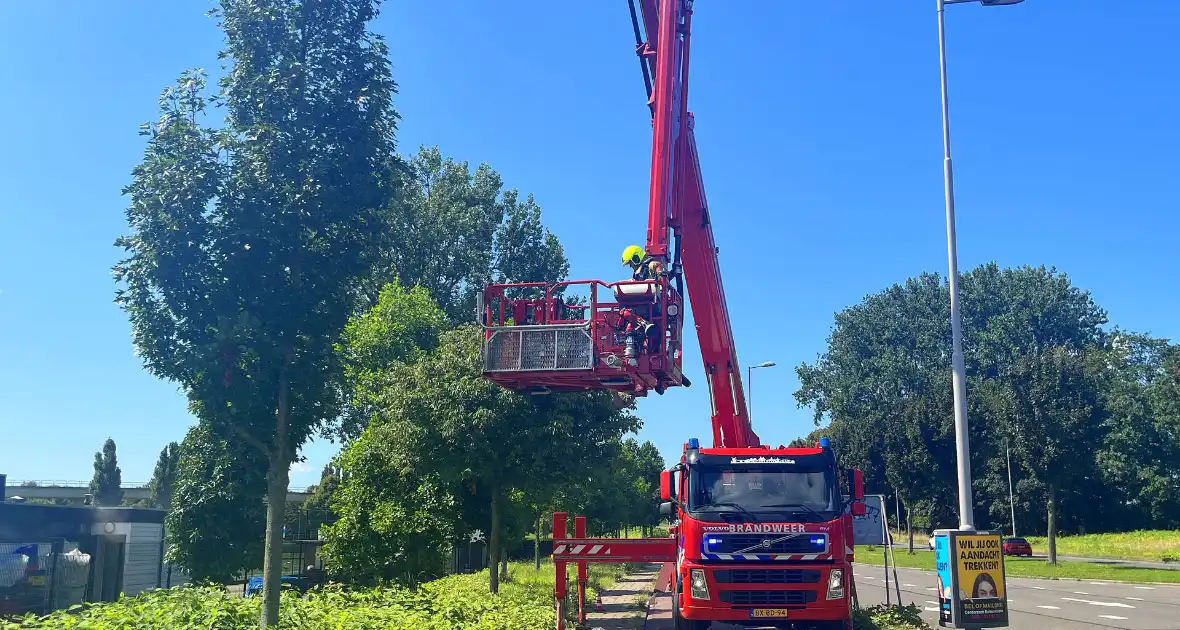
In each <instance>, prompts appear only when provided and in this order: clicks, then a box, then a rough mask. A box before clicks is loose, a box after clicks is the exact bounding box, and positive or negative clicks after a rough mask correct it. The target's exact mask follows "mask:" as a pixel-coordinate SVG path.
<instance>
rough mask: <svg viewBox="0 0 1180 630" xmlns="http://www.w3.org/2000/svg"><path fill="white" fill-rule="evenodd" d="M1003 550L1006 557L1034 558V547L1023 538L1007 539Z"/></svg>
mask: <svg viewBox="0 0 1180 630" xmlns="http://www.w3.org/2000/svg"><path fill="white" fill-rule="evenodd" d="M1003 548H1004V555H1005V556H1026V557H1029V558H1031V557H1032V545H1030V544H1028V541H1027V540H1025V539H1023V538H1016V537H1013V538H1005V539H1004V546H1003Z"/></svg>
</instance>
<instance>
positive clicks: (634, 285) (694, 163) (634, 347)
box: [477, 0, 760, 448]
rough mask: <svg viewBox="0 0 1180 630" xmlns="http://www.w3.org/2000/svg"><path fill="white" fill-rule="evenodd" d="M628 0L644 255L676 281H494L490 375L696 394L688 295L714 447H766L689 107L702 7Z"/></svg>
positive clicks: (487, 306)
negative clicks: (643, 165)
mask: <svg viewBox="0 0 1180 630" xmlns="http://www.w3.org/2000/svg"><path fill="white" fill-rule="evenodd" d="M628 1H629V3H630V8H631V23H632V27H633V29H634V32H635V39H636V52H637V53H638V55H639V60H640V67H641V70H642V72H643V78H644V85H645V87H646V89H647V96H648V107H649V109H650V112H651V118H652V152H651V182H650V189H649V197H648V228H647V241H646V250H645V251H646V253H647V255H648V256H650V257H651V258H652V259H653V260H656V261H658V262H659V263H660V264H661V266H662V268H663V269H665V270H667V271H668V273H667V274H665V275H662V276H660V277H656V278H653V279H648V280H632V279H627V280H622V281H617V282H603V281H599V280H578V281H565V282H559V283H551V282H545V281H538V282H525V283H515V284H493V285H489V286H488V287H487V288H486V289H485V290H484V292H483V294H482V295H481V296H480V298H481V299H480V300H479V306H478V314H477V319H478V321H479V322H480V324H481V325H482V326H483V328H484V344H483V358H484V373H485V374H486V375H487V377H488V378H490V379H492V380H493V381H495V382H497V383H499V384H500V385H502V386H504V387H506V388H508V389H512V390H515V391H520V392H524V393H529V394H547V393H550V392H554V391H588V390H594V389H612V390H616V391H620V392H625V393H628V394H631V395H634V396H646V395H647V393H648V391H650V390H654V391H655V392H656V393H657V394H663V393H664V391H666V390H667V389H668V388H670V387H677V386H687V385H689V384H690V383H689V380H688V378H686V377H685V376H684V374H683V369H682V361H683V356H682V355H683V352H682V350H683V322H684V312H683V311H684V295H685V289H687V293H688V297H689V299H690V302H691V305H692V312H693V316H694V318H695V321H696V329H697V339H698V341H699V343H700V349H701V358H702V360H703V362H704V369H705V381H706V384H707V386H708V388H709V401H710V415H711V418H712V426H713V445H714V446H717V447H728V448H743V447H750V446H759V445H760V443H759V440H758V436H757V435H755V434H754V432H753V430H752V428H751V426H750V419H749V415H748V412H747V409H746V399H745V394H744V392H743V391H742V378H741V369H740V368H739V367H738V360H737V352H736V349H735V347H734V340H733V328H732V326H731V324H730V320H729V311H728V308H727V305H726V300H725V290H724V288H723V286H722V283H721V270H720V267H719V265H718V260H717V246H716V243H715V242H714V240H713V225H712V221H711V219H710V216H709V206H708V201H707V200H706V198H705V189H704V186H703V184H702V180H701V165H700V159H699V157H698V155H697V145H696V139H695V136H694V130H693V126H694V124H693V116H692V114H691V113H690V112H689V111H688V69H689V42H690V35H691V30H692V1H691V0H628ZM665 18H666V19H665ZM573 288H581V289H583V290H585V291H586V293H588V296H585V297H586V298H587V299H585V300H582V301H573V300H568V299H566V297H565V294H566V291H567V289H573ZM640 330H642V331H643V332H642V334H639V333H638V332H637V331H640Z"/></svg>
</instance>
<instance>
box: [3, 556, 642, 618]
mask: <svg viewBox="0 0 1180 630" xmlns="http://www.w3.org/2000/svg"><path fill="white" fill-rule="evenodd" d="M625 570H626V567H624V566H621V565H591V572H590V576H589V577H590V580H589V585H588V586H589V588H588V590H589V592H590V595H589V597H590V601H593V599H592V598H593V596H594V593H595V592H596V591H597V590H605V589H606V588H609V587H610V586H611V585H612V584H613V583H614V582H615V581H616V580H617V579H619V578H620V577H621V576H622V575H623V574H624V572H625ZM510 575H511V577H510V578H509V580H508V581H507V582H505V583H503V584H502V585H501V586H500V593H499V595H492V594H490V593H488V574H487V572H486V571H484V572H481V573H476V574H471V575H453V576H449V577H445V578H442V579H439V580H434V581H432V582H427V583H426V584H423V585H422V586H421V587H420V588H418V589H417V590H409V589H404V588H400V587H384V588H373V589H364V590H359V589H357V590H354V589H347V588H343V587H340V586H335V585H334V586H329V587H326V588H324V589H319V590H315V591H312V592H311V593H309V594H307V595H306V596H304V597H300V596H299V595H298V594H297V593H296V592H294V591H289V590H288V591H285V592H284V593H283V600H282V612H281V619H280V622H279V625H278V627H279V628H282V629H291V630H321V629H322V630H329V629H331V630H337V629H345V628H347V629H349V630H353V629H356V630H369V629H372V630H376V629H378V628H382V629H384V628H391V629H395V630H397V629H404V630H411V629H412V630H456V629H458V628H464V629H467V628H470V629H472V630H534V629H535V630H543V629H544V630H548V629H549V628H552V627H554V625H556V624H555V622H556V619H555V617H554V615H555V613H554V606H553V567H552V565H548V566H546V565H542V567H541V569H540V570H535V569H533V567H532V566H530V565H513V566H512V567H511V569H510ZM574 577H575V571H574V570H573V568H572V567H571V570H570V578H571V581H572V579H573V578H574ZM570 591H571V595H573V596H575V597H576V591H574V589H573V587H572V584H571V588H570ZM260 605H261V599H260V598H258V597H249V598H243V597H235V596H232V595H230V594H229V593H227V592H226V591H225V590H223V589H220V588H212V587H193V588H173V589H161V590H156V591H151V592H148V593H143V594H140V595H138V596H136V597H130V598H123V599H120V600H119V601H117V602H111V603H103V604H95V605H91V606H85V607H83V606H75V607H74V608H73V609H71V610H70V611H58V612H56V613H53V614H51V615H49V616H46V617H41V618H37V617H33V616H29V617H26V618H24V619H23V620H20V621H17V622H5V621H0V630H16V629H17V628H64V629H70V628H74V629H77V630H195V629H197V628H202V629H206V630H246V629H247V628H250V629H252V628H257V627H258V617H259V606H260ZM575 608H576V606H567V609H568V610H571V611H572V610H573V609H575Z"/></svg>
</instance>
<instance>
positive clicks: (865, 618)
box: [852, 604, 930, 630]
mask: <svg viewBox="0 0 1180 630" xmlns="http://www.w3.org/2000/svg"><path fill="white" fill-rule="evenodd" d="M852 626H853V628H855V630H926V629H928V628H930V626H929V625H927V624H926V622H925V621H922V611H921V610H920V609H919V608H918V607H917V606H915V605H913V604H910V605H909V606H885V605H878V606H871V607H869V608H862V609H860V610H857V611H856V613H855V614H854V615H853V616H852Z"/></svg>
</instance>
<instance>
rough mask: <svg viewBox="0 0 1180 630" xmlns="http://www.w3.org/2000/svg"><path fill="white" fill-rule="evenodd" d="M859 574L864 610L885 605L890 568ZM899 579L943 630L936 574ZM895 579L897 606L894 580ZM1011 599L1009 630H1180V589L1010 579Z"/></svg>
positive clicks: (911, 573) (859, 568)
mask: <svg viewBox="0 0 1180 630" xmlns="http://www.w3.org/2000/svg"><path fill="white" fill-rule="evenodd" d="M855 573H856V590H857V594H858V595H859V598H860V603H861V605H862V606H870V605H873V604H879V603H884V602H885V588H884V587H885V570H884V568H883V567H877V566H869V565H862V564H858V565H856V569H855ZM897 577H898V581H899V582H900V584H899V586H900V588H901V597H902V602H903V603H906V604H909V603H914V604H917V605H918V607H920V608H922V609H923V610H924V612H923V617H924V618H925V619H926V621H927V622H928V623H930V625H931V626H934V627H938V595H937V586H936V582H935V577H934V572H932V571H920V570H918V569H898V570H897ZM890 580H891V581H890V593H891V599H892V601H894V602H896V601H897V598H896V596H895V595H892V593H894V592H895V591H894V589H893V585H892V575H891V576H890ZM1008 595H1009V596H1008V610H1009V624H1010V625H1009V627H1010V628H1013V629H1014V630H1072V629H1082V630H1085V629H1095V628H1124V629H1127V630H1180V586H1177V585H1156V584H1144V585H1137V584H1121V583H1117V582H1099V581H1094V582H1088V581H1080V582H1079V581H1073V580H1038V579H1032V578H1008ZM717 630H721V628H718V629H717Z"/></svg>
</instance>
